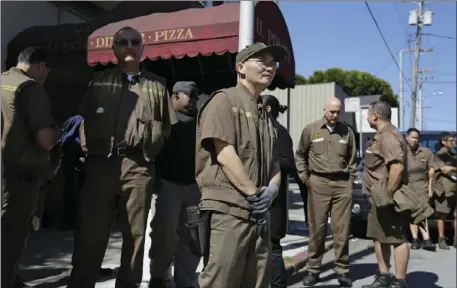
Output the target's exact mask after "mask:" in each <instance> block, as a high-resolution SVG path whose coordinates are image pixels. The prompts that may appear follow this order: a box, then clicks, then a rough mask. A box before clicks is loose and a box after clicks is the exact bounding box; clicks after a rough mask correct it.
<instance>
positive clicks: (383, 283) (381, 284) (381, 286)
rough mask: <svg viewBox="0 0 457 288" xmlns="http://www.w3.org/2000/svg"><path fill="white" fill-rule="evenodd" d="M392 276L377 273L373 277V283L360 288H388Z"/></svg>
mask: <svg viewBox="0 0 457 288" xmlns="http://www.w3.org/2000/svg"><path fill="white" fill-rule="evenodd" d="M391 280H392V275H390V274H380V273H377V274H376V276H375V277H374V282H373V283H371V284H368V285H363V286H362V288H390V287H391V286H390V282H391Z"/></svg>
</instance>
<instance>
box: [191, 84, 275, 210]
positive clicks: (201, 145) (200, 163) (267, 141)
mask: <svg viewBox="0 0 457 288" xmlns="http://www.w3.org/2000/svg"><path fill="white" fill-rule="evenodd" d="M230 99H233V101H231V100H230ZM201 109H202V110H201V111H200V112H199V120H198V124H197V140H196V141H197V145H196V146H197V151H196V159H195V162H196V178H197V183H198V185H199V187H200V189H201V191H202V203H201V206H202V207H203V208H209V207H208V205H209V204H208V203H210V202H214V201H216V202H219V203H220V202H224V203H231V206H235V207H240V208H242V209H245V210H249V209H250V208H249V203H248V202H247V200H246V199H245V198H246V197H245V195H244V194H243V193H242V192H240V191H237V188H236V187H234V186H233V184H232V183H231V182H230V181H229V179H228V178H227V176H226V175H225V173H224V172H223V171H222V169H221V167H220V166H219V164H218V163H217V159H216V157H217V155H216V153H215V150H214V144H213V143H214V142H213V141H214V139H218V140H220V141H223V142H226V143H227V144H229V145H231V146H233V147H234V148H235V150H236V152H237V154H238V157H239V158H240V160H241V162H242V164H243V166H244V168H245V171H246V173H247V174H248V176H249V178H250V179H251V180H252V181H253V182H254V185H255V186H256V187H261V186H265V185H268V182H269V181H270V180H271V178H272V176H274V175H275V174H276V173H279V157H278V155H277V153H276V151H277V149H276V147H272V146H271V145H272V142H273V141H272V140H273V139H271V134H270V132H272V131H270V130H269V128H268V127H267V126H268V124H269V123H270V122H269V121H266V119H265V111H259V106H258V101H257V99H255V97H253V96H252V94H251V93H250V92H249V91H248V90H247V89H246V88H245V87H244V86H243V85H241V84H238V85H237V86H236V87H235V88H229V89H225V90H222V91H221V92H218V93H216V94H215V95H213V96H212V97H211V98H210V99H209V100H208V102H207V103H205V104H204V105H203V106H202V108H201ZM270 126H271V125H270ZM272 129H274V127H273V128H272ZM272 150H273V152H272ZM271 154H273V158H272V157H271V156H272V155H271ZM214 210H217V209H216V208H214ZM236 216H240V215H236Z"/></svg>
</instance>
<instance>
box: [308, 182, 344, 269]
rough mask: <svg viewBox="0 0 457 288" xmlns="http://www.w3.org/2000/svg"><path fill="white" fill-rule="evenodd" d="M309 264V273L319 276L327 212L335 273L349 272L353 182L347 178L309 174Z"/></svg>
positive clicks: (323, 249) (323, 250)
mask: <svg viewBox="0 0 457 288" xmlns="http://www.w3.org/2000/svg"><path fill="white" fill-rule="evenodd" d="M308 183H309V184H308V191H309V193H308V215H309V220H308V226H309V246H308V252H309V262H308V270H309V272H311V273H320V272H321V268H322V257H323V256H324V252H325V237H326V233H327V219H328V214H329V213H330V217H331V221H332V230H333V249H334V251H335V272H336V273H337V274H343V273H348V272H349V233H350V222H351V207H352V181H351V179H350V177H349V176H347V177H346V179H345V177H334V178H333V177H330V178H328V177H322V176H317V175H313V174H311V175H310V177H309V180H308Z"/></svg>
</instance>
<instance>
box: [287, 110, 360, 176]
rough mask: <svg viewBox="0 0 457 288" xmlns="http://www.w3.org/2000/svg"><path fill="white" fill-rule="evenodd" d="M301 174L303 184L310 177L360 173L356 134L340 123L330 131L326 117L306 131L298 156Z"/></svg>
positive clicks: (301, 140) (298, 169)
mask: <svg viewBox="0 0 457 288" xmlns="http://www.w3.org/2000/svg"><path fill="white" fill-rule="evenodd" d="M296 154H297V155H296V160H295V161H296V165H297V171H298V175H299V176H300V180H301V181H302V182H303V183H306V182H307V181H308V177H309V174H312V173H315V174H334V173H348V174H351V175H354V173H355V172H356V161H355V159H356V145H355V137H354V132H353V131H352V129H350V128H349V127H348V126H347V125H345V124H343V123H342V122H339V121H338V122H337V123H336V125H335V127H334V128H333V131H332V132H330V131H329V129H328V128H327V126H326V124H325V119H324V118H322V119H320V120H318V121H315V122H313V123H311V124H309V125H308V126H306V127H305V129H303V132H302V135H301V138H300V142H299V144H298V148H297V153H296Z"/></svg>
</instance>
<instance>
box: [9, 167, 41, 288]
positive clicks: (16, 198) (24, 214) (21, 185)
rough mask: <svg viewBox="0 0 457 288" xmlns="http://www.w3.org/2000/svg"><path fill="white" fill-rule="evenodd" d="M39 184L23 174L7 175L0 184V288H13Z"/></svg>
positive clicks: (35, 179)
mask: <svg viewBox="0 0 457 288" xmlns="http://www.w3.org/2000/svg"><path fill="white" fill-rule="evenodd" d="M39 192H40V182H39V181H38V178H35V177H32V176H31V175H28V174H25V173H24V174H23V173H6V174H5V178H4V179H3V183H2V193H3V196H4V200H3V207H2V239H1V242H2V250H1V254H2V269H1V271H2V277H1V278H2V280H1V283H2V285H1V287H2V288H3V287H5V288H13V287H14V282H15V279H16V273H17V271H16V270H17V264H18V263H19V260H20V258H21V255H22V252H23V250H24V248H25V245H26V243H27V237H28V234H29V231H30V229H31V223H32V217H33V215H34V212H35V209H36V205H37V201H38V195H39Z"/></svg>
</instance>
